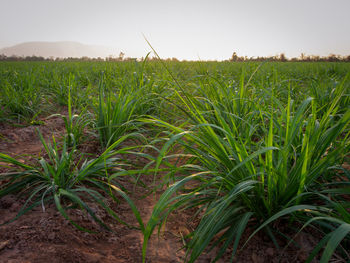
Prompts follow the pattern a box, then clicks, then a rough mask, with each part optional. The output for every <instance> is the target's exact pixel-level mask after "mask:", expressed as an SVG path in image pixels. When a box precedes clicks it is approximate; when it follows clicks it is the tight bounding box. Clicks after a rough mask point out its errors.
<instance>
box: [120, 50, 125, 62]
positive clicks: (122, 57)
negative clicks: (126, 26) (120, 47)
mask: <svg viewBox="0 0 350 263" xmlns="http://www.w3.org/2000/svg"><path fill="white" fill-rule="evenodd" d="M124 56H125V53H123V52H120V53H119V57H118V60H119V61H122V60H123V59H124Z"/></svg>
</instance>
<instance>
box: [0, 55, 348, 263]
mask: <svg viewBox="0 0 350 263" xmlns="http://www.w3.org/2000/svg"><path fill="white" fill-rule="evenodd" d="M349 72H350V64H349V63H343V62H334V63H331V62H327V63H326V62H325V63H323V62H310V63H308V62H285V63H283V62H264V63H261V62H177V61H164V60H157V61H156V60H152V61H147V58H146V59H145V60H143V61H121V62H91V61H90V62H54V61H47V62H0V262H48V261H49V260H50V262H215V261H217V262H230V261H233V262H254V263H260V262H348V261H349V260H350V252H349V251H350V138H349V137H350V73H349Z"/></svg>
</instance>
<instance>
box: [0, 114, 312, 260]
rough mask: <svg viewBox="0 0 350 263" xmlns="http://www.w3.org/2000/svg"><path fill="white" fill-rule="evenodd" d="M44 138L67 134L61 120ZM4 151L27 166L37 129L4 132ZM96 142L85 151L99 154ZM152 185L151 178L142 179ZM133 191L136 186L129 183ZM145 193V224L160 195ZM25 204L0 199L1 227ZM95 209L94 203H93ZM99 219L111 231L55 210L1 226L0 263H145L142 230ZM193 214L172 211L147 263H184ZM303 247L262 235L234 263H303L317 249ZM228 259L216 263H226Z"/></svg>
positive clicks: (37, 148) (137, 196)
mask: <svg viewBox="0 0 350 263" xmlns="http://www.w3.org/2000/svg"><path fill="white" fill-rule="evenodd" d="M39 128H40V130H41V131H42V133H43V134H44V136H45V137H46V138H49V137H51V136H52V134H55V136H56V137H59V136H60V134H63V132H64V126H63V122H62V120H61V119H59V118H53V119H49V120H45V125H42V126H40V127H39ZM0 134H1V135H2V136H3V137H0V152H3V153H8V154H10V155H12V156H14V155H22V156H23V157H22V158H23V161H28V160H31V159H33V157H32V156H33V155H35V156H38V155H40V152H41V150H42V146H41V143H40V141H39V139H38V136H37V134H36V132H35V127H33V126H29V127H22V128H19V127H16V128H15V127H13V126H10V125H3V126H2V127H0ZM97 148H98V147H96V144H95V145H94V144H93V143H92V144H91V143H90V144H89V145H85V149H88V150H90V151H93V150H94V149H97ZM143 180H144V181H145V182H146V183H149V184H150V183H151V182H152V180H153V178H143ZM126 187H127V188H128V190H129V191H131V192H132V190H133V185H131V184H128V183H127V182H126ZM146 193H147V190H146V189H145V188H142V187H136V190H135V192H134V193H133V194H132V199H133V200H134V201H135V204H136V206H137V207H138V209H139V211H140V213H141V216H142V218H143V220H144V222H145V223H146V222H147V220H148V218H149V217H150V215H151V212H152V209H153V206H154V204H155V202H156V200H157V198H158V197H159V194H160V193H157V194H155V195H153V194H152V195H148V196H147V197H146V198H142V197H143V196H144V195H145V194H146ZM23 203H24V200H22V199H20V197H19V196H6V197H3V198H2V199H0V224H2V223H3V222H6V221H7V220H9V219H11V218H13V217H14V216H15V215H16V213H17V211H18V210H19V209H20V207H21V206H22V205H23ZM91 206H92V207H94V204H91ZM95 208H96V211H97V215H98V216H99V217H100V218H101V219H103V220H105V222H106V223H107V224H108V226H109V227H110V228H111V229H112V230H113V232H108V231H106V230H104V229H102V228H101V227H100V226H99V225H97V224H96V223H94V221H92V220H91V218H89V216H87V215H86V214H85V213H84V212H81V211H79V210H72V211H71V212H70V216H72V218H74V219H75V220H76V221H77V222H78V223H79V224H81V225H82V226H85V227H87V228H89V229H91V230H94V231H96V232H98V233H97V234H88V233H85V232H82V231H79V230H77V229H76V228H75V227H73V226H72V225H71V224H70V223H69V222H68V221H67V220H66V219H64V218H63V217H62V216H61V215H60V213H58V212H57V210H56V208H55V207H54V206H53V205H52V206H49V207H46V210H45V212H43V210H42V209H41V207H38V208H36V209H34V210H32V211H30V212H28V213H27V214H25V215H24V216H22V217H20V218H19V219H18V220H16V221H15V222H12V223H10V224H6V225H2V226H0V262H51V263H54V262H128V263H131V262H142V260H141V249H142V242H143V235H142V233H141V231H139V230H135V229H130V228H128V227H126V226H124V225H122V224H120V223H117V222H116V221H115V220H113V219H111V218H109V217H108V216H107V214H106V212H104V211H103V210H99V209H98V208H97V207H96V206H95ZM114 210H115V211H116V212H118V214H120V215H122V218H123V219H125V220H126V221H128V222H130V223H132V224H134V225H136V220H135V218H134V215H133V213H132V212H131V210H130V209H129V207H128V205H127V204H126V203H125V202H123V201H122V202H121V203H120V204H119V205H115V206H114ZM191 215H193V211H185V212H184V211H181V212H180V211H179V212H174V213H173V214H172V215H171V216H170V218H169V220H168V223H167V225H166V226H165V228H163V229H162V231H161V236H160V237H159V238H158V237H157V235H156V234H154V235H153V237H152V238H151V240H150V243H149V245H148V250H147V262H159V263H167V262H169V263H170V262H172V263H176V262H183V260H184V256H185V252H184V250H183V249H181V248H182V246H183V243H182V239H181V236H185V235H187V234H188V233H190V231H191V230H193V228H194V227H195V224H196V222H197V221H198V220H193V218H192V217H191ZM299 239H300V243H302V244H303V246H302V248H300V249H296V248H295V247H292V248H290V249H287V250H286V251H284V252H283V253H281V251H278V250H276V249H275V248H274V246H273V244H272V243H271V241H270V240H269V239H268V238H266V237H265V236H264V235H263V234H261V235H257V236H256V237H255V238H254V239H253V240H252V241H251V242H250V243H249V244H248V246H247V247H245V248H244V250H242V251H240V252H239V253H238V255H237V257H236V259H235V261H234V262H254V263H260V262H261V263H263V262H303V261H305V259H306V257H307V255H308V253H309V252H310V250H312V247H313V246H314V245H315V240H314V239H313V238H312V237H310V235H301V236H300V237H299ZM215 252H216V251H215V250H214V251H211V252H210V253H207V254H203V255H202V256H201V257H200V259H198V261H197V262H203V263H204V262H210V261H211V260H212V259H214V258H215ZM228 261H229V255H226V257H224V259H221V260H219V261H218V262H228Z"/></svg>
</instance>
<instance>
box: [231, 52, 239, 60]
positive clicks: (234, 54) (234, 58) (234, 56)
mask: <svg viewBox="0 0 350 263" xmlns="http://www.w3.org/2000/svg"><path fill="white" fill-rule="evenodd" d="M237 60H238V56H237V53H236V52H233V54H232V57H231V59H230V61H237Z"/></svg>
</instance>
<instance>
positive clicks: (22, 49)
mask: <svg viewBox="0 0 350 263" xmlns="http://www.w3.org/2000/svg"><path fill="white" fill-rule="evenodd" d="M0 54H3V55H6V56H13V55H16V56H33V55H34V56H41V57H45V58H48V57H51V56H52V57H59V58H66V57H84V56H87V57H107V56H109V55H114V56H116V55H118V54H119V52H118V51H116V50H113V48H109V47H104V46H93V45H85V44H82V43H79V42H71V41H61V42H25V43H21V44H18V45H14V46H11V47H6V48H2V49H0Z"/></svg>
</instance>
